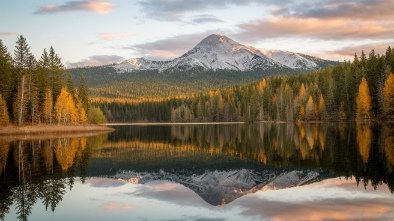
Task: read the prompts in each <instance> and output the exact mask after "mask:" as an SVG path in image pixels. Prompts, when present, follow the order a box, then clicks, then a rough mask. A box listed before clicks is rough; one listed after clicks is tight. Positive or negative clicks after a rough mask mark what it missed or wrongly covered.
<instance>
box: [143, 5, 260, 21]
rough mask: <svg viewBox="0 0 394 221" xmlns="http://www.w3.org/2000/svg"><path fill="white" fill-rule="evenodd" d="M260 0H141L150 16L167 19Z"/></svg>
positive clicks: (177, 18)
mask: <svg viewBox="0 0 394 221" xmlns="http://www.w3.org/2000/svg"><path fill="white" fill-rule="evenodd" d="M259 2H261V1H259V0H244V1H239V0H215V1H212V0H194V1H190V0H177V1H173V0H144V1H140V2H139V3H140V5H141V7H142V10H143V12H145V13H147V14H148V16H149V17H150V18H154V19H158V20H167V21H178V20H180V19H182V18H183V17H184V16H185V15H186V14H187V13H190V12H196V11H204V10H208V9H221V8H227V7H229V6H232V5H234V6H247V5H250V4H252V3H259Z"/></svg>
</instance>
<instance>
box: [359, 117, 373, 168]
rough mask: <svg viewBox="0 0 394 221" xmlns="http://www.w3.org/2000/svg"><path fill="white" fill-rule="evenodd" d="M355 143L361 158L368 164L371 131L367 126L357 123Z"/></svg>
mask: <svg viewBox="0 0 394 221" xmlns="http://www.w3.org/2000/svg"><path fill="white" fill-rule="evenodd" d="M356 127H357V143H358V147H359V150H360V155H361V158H362V159H363V162H364V163H368V159H369V154H370V151H371V143H372V130H371V128H370V126H369V125H366V124H361V123H357V126H356Z"/></svg>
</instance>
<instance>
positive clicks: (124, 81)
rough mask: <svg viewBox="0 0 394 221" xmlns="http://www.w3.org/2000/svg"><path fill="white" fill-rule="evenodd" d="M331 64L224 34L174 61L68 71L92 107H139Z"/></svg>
mask: <svg viewBox="0 0 394 221" xmlns="http://www.w3.org/2000/svg"><path fill="white" fill-rule="evenodd" d="M334 64H335V62H333V61H327V60H323V59H320V58H316V57H312V56H308V55H303V54H299V53H293V52H286V51H277V50H258V49H256V48H254V47H250V46H244V45H242V44H239V43H237V42H235V41H233V40H231V39H230V38H228V37H226V36H224V35H218V34H212V35H210V36H208V37H206V38H205V39H203V40H202V41H201V42H200V43H199V44H197V45H196V46H195V47H194V48H192V49H191V50H190V51H188V52H186V53H185V54H183V55H182V56H180V57H178V58H175V59H173V60H168V61H151V60H148V59H146V58H132V59H129V60H125V61H123V62H121V63H119V64H113V65H107V66H97V67H83V68H73V69H68V70H67V72H68V73H69V74H70V75H71V76H72V78H73V81H74V83H75V85H78V83H79V79H80V77H81V76H84V77H85V80H86V82H87V85H88V87H89V91H90V97H91V98H92V102H93V103H94V105H97V103H98V102H101V103H102V102H104V101H111V102H112V101H114V98H116V99H119V100H118V101H117V102H118V103H122V102H123V103H125V102H126V101H127V102H137V103H138V102H141V101H146V100H147V98H149V100H163V99H169V98H176V97H187V96H190V95H192V94H201V93H207V92H208V91H216V90H217V89H219V88H228V87H233V86H237V85H242V84H249V83H253V82H256V81H260V80H261V79H263V78H266V77H269V76H272V75H295V74H298V73H300V72H304V71H308V70H313V69H320V68H325V67H326V66H328V65H334ZM127 116H130V118H132V119H135V117H134V116H131V115H127ZM107 117H110V116H109V115H108V116H107ZM119 117H123V116H119ZM114 119H115V118H114ZM125 120H126V119H122V121H125Z"/></svg>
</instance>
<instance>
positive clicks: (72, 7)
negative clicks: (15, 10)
mask: <svg viewBox="0 0 394 221" xmlns="http://www.w3.org/2000/svg"><path fill="white" fill-rule="evenodd" d="M114 7H115V6H114V4H112V3H111V2H108V1H100V0H79V1H68V2H66V3H65V4H63V5H45V6H41V7H39V8H38V9H37V10H36V11H35V12H34V14H37V15H43V14H52V13H59V12H70V11H86V12H95V13H98V14H108V13H109V12H111V11H112V10H113V9H114Z"/></svg>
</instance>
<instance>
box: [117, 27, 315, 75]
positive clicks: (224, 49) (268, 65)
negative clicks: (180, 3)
mask: <svg viewBox="0 0 394 221" xmlns="http://www.w3.org/2000/svg"><path fill="white" fill-rule="evenodd" d="M311 58H313V57H311ZM317 60H318V59H314V60H313V59H308V56H301V55H300V54H297V53H293V52H287V51H278V50H263V51H260V50H259V49H256V48H254V47H252V46H245V45H242V44H240V43H238V42H236V41H234V40H232V39H230V38H228V37H227V36H225V35H222V34H211V35H209V36H208V37H206V38H204V39H203V40H202V41H201V42H200V43H198V44H197V45H196V46H195V47H194V48H192V49H191V50H190V51H188V52H186V53H184V54H183V55H182V56H180V57H178V58H175V59H173V60H168V61H151V60H148V59H145V58H131V59H128V60H126V61H123V62H121V63H120V64H116V65H114V66H113V67H114V68H115V69H116V70H117V71H118V72H132V71H135V70H159V71H164V70H167V69H173V68H174V69H178V70H193V69H196V68H197V69H203V70H209V69H211V70H218V69H219V70H238V71H248V70H255V69H259V70H267V69H280V68H290V69H307V70H310V69H315V68H317V67H318V66H319V65H318V64H317V63H316V61H317Z"/></svg>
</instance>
